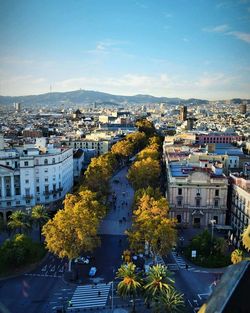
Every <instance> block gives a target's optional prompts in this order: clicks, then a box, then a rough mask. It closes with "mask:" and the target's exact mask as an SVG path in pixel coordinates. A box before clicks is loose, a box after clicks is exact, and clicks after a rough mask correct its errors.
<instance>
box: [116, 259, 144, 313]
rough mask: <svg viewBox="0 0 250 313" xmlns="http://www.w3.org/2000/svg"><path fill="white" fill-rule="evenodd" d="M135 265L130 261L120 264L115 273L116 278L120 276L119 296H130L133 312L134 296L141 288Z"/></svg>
mask: <svg viewBox="0 0 250 313" xmlns="http://www.w3.org/2000/svg"><path fill="white" fill-rule="evenodd" d="M135 269H136V266H135V264H133V263H132V262H130V263H127V264H122V265H121V267H120V268H119V269H118V272H117V273H116V277H117V278H121V279H122V281H121V282H119V284H118V287H117V288H118V293H119V295H120V296H122V297H124V298H126V297H129V298H132V300H133V309H132V311H133V312H135V297H136V295H137V294H138V292H139V291H140V289H141V282H140V279H139V278H138V276H137V275H136V273H135Z"/></svg>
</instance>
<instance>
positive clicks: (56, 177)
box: [0, 142, 73, 219]
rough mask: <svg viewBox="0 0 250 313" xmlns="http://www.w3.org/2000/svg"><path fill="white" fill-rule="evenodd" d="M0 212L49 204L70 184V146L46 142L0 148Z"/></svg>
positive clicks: (65, 190)
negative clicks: (59, 146) (61, 146)
mask: <svg viewBox="0 0 250 313" xmlns="http://www.w3.org/2000/svg"><path fill="white" fill-rule="evenodd" d="M0 180H1V184H0V214H1V215H2V217H3V218H4V219H6V218H7V216H8V215H10V214H11V213H12V211H14V210H16V209H25V208H27V207H33V206H35V205H37V204H43V205H46V206H49V205H50V206H51V205H52V206H53V203H54V202H57V201H58V200H61V199H63V198H64V196H65V195H66V193H68V192H70V191H71V189H72V187H73V149H71V148H54V147H53V146H52V145H50V146H46V144H42V145H41V142H40V144H39V145H37V146H35V145H33V146H32V145H29V146H27V147H26V146H22V147H16V148H12V149H0Z"/></svg>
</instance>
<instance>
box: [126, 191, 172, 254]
mask: <svg viewBox="0 0 250 313" xmlns="http://www.w3.org/2000/svg"><path fill="white" fill-rule="evenodd" d="M168 210H169V207H168V203H167V200H166V199H165V198H163V197H161V198H160V199H159V200H155V199H154V198H152V197H150V196H149V195H147V194H144V195H143V196H142V198H141V199H140V201H139V204H138V208H137V209H136V210H135V211H134V217H133V224H132V228H131V230H130V231H128V232H127V234H128V237H129V243H130V247H131V249H132V250H135V251H137V252H144V249H145V244H146V245H147V246H148V247H149V251H150V252H151V253H152V254H153V256H154V257H156V255H157V254H159V255H165V254H167V253H168V252H169V251H170V250H171V248H172V246H173V244H174V243H175V242H176V229H175V222H174V220H171V219H169V218H168Z"/></svg>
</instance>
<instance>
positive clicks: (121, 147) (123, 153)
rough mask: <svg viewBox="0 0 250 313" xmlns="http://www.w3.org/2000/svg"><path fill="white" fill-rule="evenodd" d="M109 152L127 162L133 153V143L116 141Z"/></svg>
mask: <svg viewBox="0 0 250 313" xmlns="http://www.w3.org/2000/svg"><path fill="white" fill-rule="evenodd" d="M111 152H112V153H113V154H116V155H118V156H119V157H121V158H123V159H125V160H127V159H128V158H129V157H130V156H132V155H133V153H134V143H133V142H131V141H128V140H121V141H118V142H117V143H116V144H114V145H113V146H112V148H111Z"/></svg>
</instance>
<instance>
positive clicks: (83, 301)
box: [70, 284, 111, 309]
mask: <svg viewBox="0 0 250 313" xmlns="http://www.w3.org/2000/svg"><path fill="white" fill-rule="evenodd" d="M110 287H111V284H98V285H96V286H95V287H94V286H93V285H84V286H78V287H77V288H76V290H75V292H74V294H73V297H72V299H71V306H70V308H71V309H81V308H93V307H100V306H105V305H106V303H107V300H108V295H109V291H110Z"/></svg>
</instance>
